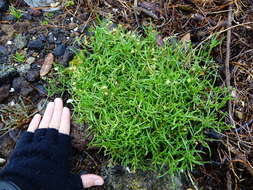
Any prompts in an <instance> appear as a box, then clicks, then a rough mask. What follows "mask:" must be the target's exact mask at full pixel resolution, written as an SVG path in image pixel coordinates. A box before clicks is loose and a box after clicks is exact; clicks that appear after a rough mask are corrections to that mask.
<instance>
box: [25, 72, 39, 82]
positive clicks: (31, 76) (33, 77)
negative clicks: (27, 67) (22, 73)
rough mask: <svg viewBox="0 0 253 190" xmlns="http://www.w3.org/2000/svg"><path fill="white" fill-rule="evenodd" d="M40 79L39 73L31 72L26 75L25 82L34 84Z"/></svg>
mask: <svg viewBox="0 0 253 190" xmlns="http://www.w3.org/2000/svg"><path fill="white" fill-rule="evenodd" d="M39 78H40V72H39V71H36V70H32V71H29V72H27V73H26V80H27V81H29V82H35V81H37V80H38V79H39Z"/></svg>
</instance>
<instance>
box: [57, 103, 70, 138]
mask: <svg viewBox="0 0 253 190" xmlns="http://www.w3.org/2000/svg"><path fill="white" fill-rule="evenodd" d="M59 133H62V134H65V135H69V133H70V111H69V108H67V107H64V108H63V111H62V115H61V124H60V128H59Z"/></svg>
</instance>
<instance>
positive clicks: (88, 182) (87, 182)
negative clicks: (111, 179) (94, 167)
mask: <svg viewBox="0 0 253 190" xmlns="http://www.w3.org/2000/svg"><path fill="white" fill-rule="evenodd" d="M81 179H82V183H83V187H84V188H89V187H93V186H101V185H103V184H104V179H103V178H102V177H101V176H98V175H95V174H84V175H81Z"/></svg>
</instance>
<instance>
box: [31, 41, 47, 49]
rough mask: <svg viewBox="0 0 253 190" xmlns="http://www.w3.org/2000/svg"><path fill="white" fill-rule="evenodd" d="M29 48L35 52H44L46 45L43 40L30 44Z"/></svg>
mask: <svg viewBox="0 0 253 190" xmlns="http://www.w3.org/2000/svg"><path fill="white" fill-rule="evenodd" d="M28 48H29V49H33V50H42V49H43V48H44V43H43V42H42V40H33V41H30V42H29V43H28Z"/></svg>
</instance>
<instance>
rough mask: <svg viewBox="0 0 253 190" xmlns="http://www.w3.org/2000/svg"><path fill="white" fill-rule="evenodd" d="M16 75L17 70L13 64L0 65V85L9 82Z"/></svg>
mask: <svg viewBox="0 0 253 190" xmlns="http://www.w3.org/2000/svg"><path fill="white" fill-rule="evenodd" d="M16 76H18V72H17V70H16V69H15V68H14V67H13V66H6V65H0V86H1V85H3V84H6V83H10V82H11V81H12V79H13V78H14V77H16Z"/></svg>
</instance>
